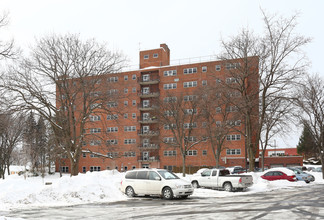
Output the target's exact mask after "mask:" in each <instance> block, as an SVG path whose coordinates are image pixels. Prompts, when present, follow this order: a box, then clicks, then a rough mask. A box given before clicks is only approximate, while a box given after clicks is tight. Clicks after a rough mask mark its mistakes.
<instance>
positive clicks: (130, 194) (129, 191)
mask: <svg viewBox="0 0 324 220" xmlns="http://www.w3.org/2000/svg"><path fill="white" fill-rule="evenodd" d="M125 193H126V195H127V196H128V197H134V196H135V192H134V189H133V187H131V186H128V187H127V188H126V190H125Z"/></svg>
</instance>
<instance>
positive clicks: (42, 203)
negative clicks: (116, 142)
mask: <svg viewBox="0 0 324 220" xmlns="http://www.w3.org/2000/svg"><path fill="white" fill-rule="evenodd" d="M311 174H313V175H314V176H315V182H312V183H310V184H324V180H323V179H322V173H318V172H311ZM251 175H253V182H254V184H253V186H252V187H250V188H249V189H248V190H247V191H245V192H224V191H217V190H211V189H195V192H194V194H193V196H198V197H227V196H238V195H246V194H251V193H259V192H265V191H271V190H276V189H280V188H289V187H307V186H308V185H309V184H306V183H305V182H303V181H298V182H289V181H286V180H281V181H272V182H269V181H266V180H263V179H262V178H260V176H261V175H262V173H251ZM123 176H124V173H119V172H117V171H101V172H92V173H91V172H88V173H86V174H79V175H78V176H75V177H70V176H69V175H65V176H63V177H62V178H59V174H55V175H50V176H46V177H45V178H44V179H43V178H41V177H27V178H26V179H24V177H23V176H18V175H10V176H8V177H7V178H6V179H5V180H2V179H1V180H0V189H1V191H0V211H9V210H15V209H26V208H28V209H30V208H40V207H48V206H52V207H53V206H66V205H77V204H86V203H97V202H100V203H102V202H114V201H122V200H127V199H129V198H128V197H126V196H125V195H124V194H123V193H122V192H120V190H119V186H120V182H121V179H122V178H123ZM178 176H179V177H181V174H178ZM185 179H190V175H187V176H186V177H185ZM46 183H52V184H51V185H47V184H46ZM1 219H3V217H1V216H0V220H1Z"/></svg>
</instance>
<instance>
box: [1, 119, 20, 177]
mask: <svg viewBox="0 0 324 220" xmlns="http://www.w3.org/2000/svg"><path fill="white" fill-rule="evenodd" d="M24 122H25V120H24V118H23V116H22V115H15V114H1V115H0V178H3V179H4V174H5V170H6V169H7V172H8V175H10V170H9V166H10V162H11V155H12V152H13V150H14V149H15V147H17V144H18V143H19V142H20V141H21V136H22V134H23V130H24V125H25V124H24Z"/></svg>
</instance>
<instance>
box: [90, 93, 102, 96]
mask: <svg viewBox="0 0 324 220" xmlns="http://www.w3.org/2000/svg"><path fill="white" fill-rule="evenodd" d="M100 95H101V92H90V96H91V97H99V96H100Z"/></svg>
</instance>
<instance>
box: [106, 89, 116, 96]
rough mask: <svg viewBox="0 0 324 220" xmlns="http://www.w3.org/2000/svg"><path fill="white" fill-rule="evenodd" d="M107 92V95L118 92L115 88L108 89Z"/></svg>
mask: <svg viewBox="0 0 324 220" xmlns="http://www.w3.org/2000/svg"><path fill="white" fill-rule="evenodd" d="M107 93H108V95H114V94H117V93H118V90H117V89H110V90H109V91H108V92H107Z"/></svg>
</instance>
